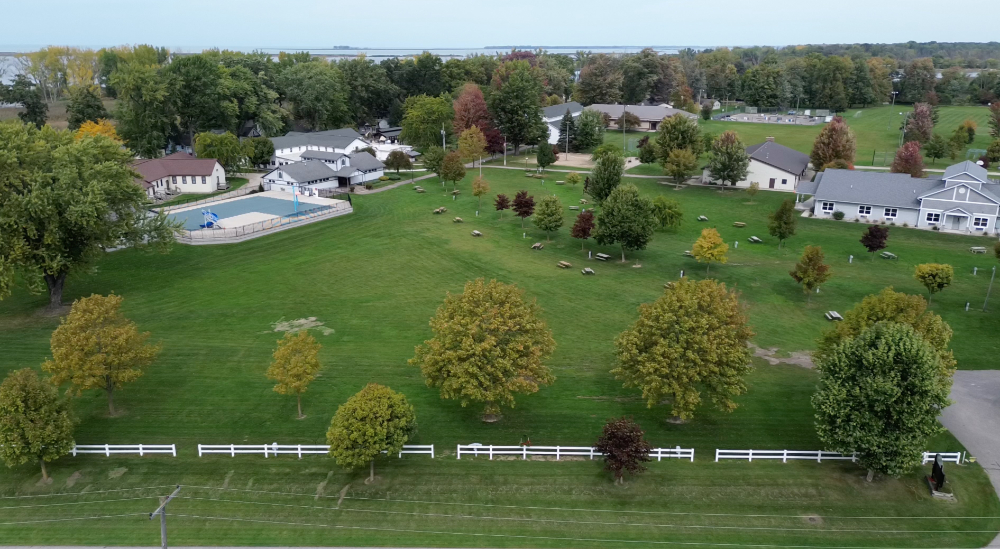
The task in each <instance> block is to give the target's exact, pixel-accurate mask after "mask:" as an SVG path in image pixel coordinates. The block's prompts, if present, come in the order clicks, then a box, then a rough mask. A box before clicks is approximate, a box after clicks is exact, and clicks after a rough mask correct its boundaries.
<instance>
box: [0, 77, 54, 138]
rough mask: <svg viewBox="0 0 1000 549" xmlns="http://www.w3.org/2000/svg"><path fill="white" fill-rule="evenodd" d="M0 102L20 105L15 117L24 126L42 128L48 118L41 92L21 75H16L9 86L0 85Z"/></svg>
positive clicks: (47, 107) (47, 110)
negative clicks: (29, 125)
mask: <svg viewBox="0 0 1000 549" xmlns="http://www.w3.org/2000/svg"><path fill="white" fill-rule="evenodd" d="M0 102H3V103H20V105H21V111H20V112H18V113H17V117H18V118H20V119H21V121H22V122H24V123H25V124H34V125H35V127H36V128H41V127H42V126H44V125H45V120H47V119H48V116H49V114H48V113H49V105H48V103H46V102H45V96H44V95H43V93H42V90H41V89H40V88H39V87H38V86H37V85H35V84H33V83H32V82H31V80H29V79H28V77H26V76H25V75H23V74H19V75H17V76H16V77H15V78H14V82H13V83H12V84H11V85H10V86H5V85H3V84H0Z"/></svg>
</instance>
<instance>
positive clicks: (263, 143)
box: [243, 137, 395, 166]
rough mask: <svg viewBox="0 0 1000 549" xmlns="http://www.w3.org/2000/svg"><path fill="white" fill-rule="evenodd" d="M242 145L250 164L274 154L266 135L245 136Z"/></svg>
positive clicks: (261, 162)
mask: <svg viewBox="0 0 1000 549" xmlns="http://www.w3.org/2000/svg"><path fill="white" fill-rule="evenodd" d="M243 146H244V148H245V149H246V155H247V160H248V161H249V162H250V165H251V166H263V165H265V164H267V163H268V162H270V161H271V157H272V156H274V143H273V142H272V141H271V140H270V139H268V138H266V137H250V138H247V139H245V140H244V141H243ZM394 152H395V151H394Z"/></svg>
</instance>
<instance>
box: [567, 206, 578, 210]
mask: <svg viewBox="0 0 1000 549" xmlns="http://www.w3.org/2000/svg"><path fill="white" fill-rule="evenodd" d="M569 209H571V210H579V209H580V206H570V207H569Z"/></svg>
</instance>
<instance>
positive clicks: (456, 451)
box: [455, 444, 462, 459]
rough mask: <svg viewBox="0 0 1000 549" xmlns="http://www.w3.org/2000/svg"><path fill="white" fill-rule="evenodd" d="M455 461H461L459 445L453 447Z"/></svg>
mask: <svg viewBox="0 0 1000 549" xmlns="http://www.w3.org/2000/svg"><path fill="white" fill-rule="evenodd" d="M455 459H462V445H461V444H459V445H457V446H456V447H455Z"/></svg>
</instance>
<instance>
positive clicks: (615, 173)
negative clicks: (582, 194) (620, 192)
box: [587, 154, 625, 202]
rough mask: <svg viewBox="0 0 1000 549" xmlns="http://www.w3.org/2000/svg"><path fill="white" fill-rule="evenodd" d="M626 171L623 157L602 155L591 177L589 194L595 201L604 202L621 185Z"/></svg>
mask: <svg viewBox="0 0 1000 549" xmlns="http://www.w3.org/2000/svg"><path fill="white" fill-rule="evenodd" d="M624 171H625V158H624V157H622V155H620V154H608V155H601V156H600V158H598V159H597V164H596V165H595V166H594V171H593V173H592V174H591V175H590V186H588V187H587V194H589V195H590V196H592V197H594V200H597V201H598V202H603V201H604V200H605V199H607V198H608V196H610V195H611V193H612V192H613V191H614V190H615V189H616V188H618V185H620V184H621V182H622V173H624Z"/></svg>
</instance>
